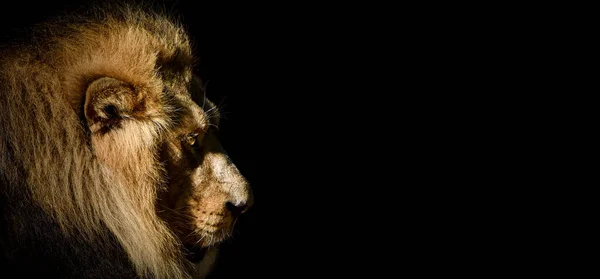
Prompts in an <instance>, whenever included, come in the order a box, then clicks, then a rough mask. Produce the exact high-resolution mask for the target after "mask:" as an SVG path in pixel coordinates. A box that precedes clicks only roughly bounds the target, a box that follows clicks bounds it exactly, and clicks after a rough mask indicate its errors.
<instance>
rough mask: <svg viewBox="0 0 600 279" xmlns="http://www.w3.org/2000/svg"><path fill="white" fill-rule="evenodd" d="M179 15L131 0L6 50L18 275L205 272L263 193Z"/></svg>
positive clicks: (11, 229)
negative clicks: (224, 133)
mask: <svg viewBox="0 0 600 279" xmlns="http://www.w3.org/2000/svg"><path fill="white" fill-rule="evenodd" d="M194 63H195V59H194V56H193V52H192V47H191V43H190V39H189V37H188V35H187V34H186V32H185V30H184V28H183V27H182V25H181V24H180V23H178V22H177V21H175V20H172V19H170V18H169V17H168V16H166V15H162V14H159V13H155V12H151V11H147V10H143V9H140V8H136V7H133V6H119V7H115V6H112V7H111V8H109V9H98V8H95V9H92V10H91V12H89V13H85V14H84V15H77V16H71V17H68V18H65V17H63V18H60V19H59V20H57V21H54V22H50V23H45V24H43V25H39V26H36V28H34V29H33V31H32V32H31V36H30V37H29V38H25V39H19V40H14V41H13V42H11V43H10V44H7V45H4V46H2V49H1V50H0V189H1V194H0V206H1V210H2V219H1V222H2V227H1V231H0V249H1V250H2V264H3V266H2V267H3V268H4V270H6V274H10V270H14V271H15V272H16V273H17V274H19V275H20V276H25V277H26V276H27V275H41V274H43V276H44V277H60V278H134V277H135V278H203V277H204V276H206V275H207V274H208V273H209V272H210V268H211V265H212V264H213V263H214V260H215V258H216V251H217V250H218V245H219V243H221V242H222V241H223V240H225V239H227V238H228V236H229V235H230V234H231V231H232V229H233V227H234V224H235V222H236V220H237V218H238V217H239V216H240V214H242V213H243V212H245V211H246V210H247V209H248V208H249V207H250V206H251V205H252V203H253V195H252V191H251V188H250V186H249V183H248V182H247V180H246V179H245V178H244V177H243V175H242V174H241V173H240V171H239V170H238V169H237V168H236V166H235V165H234V164H233V163H232V162H231V160H230V159H229V157H228V156H227V154H226V152H225V151H224V149H223V147H222V146H221V145H220V143H219V140H218V137H217V132H218V126H219V121H220V120H219V111H218V108H217V107H216V106H215V105H214V104H213V103H212V102H210V101H209V100H208V99H207V98H206V95H205V90H204V88H203V84H202V81H201V80H200V79H199V78H198V77H197V76H196V75H194V74H193V70H192V68H193V65H194Z"/></svg>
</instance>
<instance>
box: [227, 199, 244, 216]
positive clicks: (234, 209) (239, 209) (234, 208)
mask: <svg viewBox="0 0 600 279" xmlns="http://www.w3.org/2000/svg"><path fill="white" fill-rule="evenodd" d="M226 206H227V209H229V211H231V214H233V216H239V215H240V214H242V213H244V212H246V210H248V206H247V205H246V203H242V204H240V205H235V204H233V203H231V202H227V204H226Z"/></svg>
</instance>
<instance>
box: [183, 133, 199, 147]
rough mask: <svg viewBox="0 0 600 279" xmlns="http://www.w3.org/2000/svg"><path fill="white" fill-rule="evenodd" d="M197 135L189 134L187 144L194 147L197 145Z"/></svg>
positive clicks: (186, 139)
mask: <svg viewBox="0 0 600 279" xmlns="http://www.w3.org/2000/svg"><path fill="white" fill-rule="evenodd" d="M196 136H197V135H196V134H189V135H187V136H186V137H185V142H187V144H189V145H194V144H195V143H196Z"/></svg>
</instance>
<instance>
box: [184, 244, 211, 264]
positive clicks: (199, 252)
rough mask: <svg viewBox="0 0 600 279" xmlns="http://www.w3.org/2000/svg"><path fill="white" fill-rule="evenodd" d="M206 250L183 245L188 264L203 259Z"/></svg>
mask: <svg viewBox="0 0 600 279" xmlns="http://www.w3.org/2000/svg"><path fill="white" fill-rule="evenodd" d="M207 249H208V248H203V247H200V246H197V245H189V244H186V245H184V254H185V257H186V259H188V260H189V261H190V262H193V263H198V262H200V261H201V260H202V258H204V255H205V254H206V251H207Z"/></svg>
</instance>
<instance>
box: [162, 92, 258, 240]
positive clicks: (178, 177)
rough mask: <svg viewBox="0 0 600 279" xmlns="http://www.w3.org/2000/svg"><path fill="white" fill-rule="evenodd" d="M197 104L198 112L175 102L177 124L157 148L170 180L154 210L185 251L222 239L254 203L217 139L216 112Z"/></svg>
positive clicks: (186, 100) (182, 99)
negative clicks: (187, 248)
mask: <svg viewBox="0 0 600 279" xmlns="http://www.w3.org/2000/svg"><path fill="white" fill-rule="evenodd" d="M192 84H197V83H192ZM193 89H194V90H193V91H196V88H193ZM201 99H202V100H203V101H202V104H201V105H202V107H201V106H199V105H198V104H196V103H195V102H194V101H193V100H192V98H190V96H187V95H181V96H178V97H177V103H178V104H180V108H181V109H180V110H179V112H178V123H177V126H176V127H175V128H174V129H173V130H172V131H171V133H170V136H169V137H168V138H167V140H166V141H165V142H164V144H163V145H162V148H161V160H163V161H164V162H165V167H166V172H167V173H168V177H169V181H168V182H167V185H168V190H167V191H165V192H163V193H162V195H161V196H160V198H159V202H158V206H159V208H158V211H159V214H160V215H161V216H162V218H164V219H165V220H166V221H167V223H169V224H170V226H171V228H172V230H173V231H174V232H175V233H176V234H177V236H178V237H179V238H180V239H181V241H182V242H183V243H184V244H185V245H186V246H188V247H190V248H193V247H201V248H208V247H211V246H213V245H215V244H217V243H219V242H221V241H223V240H224V239H226V238H227V237H228V236H229V235H230V234H231V232H232V229H233V227H234V224H235V221H236V220H237V218H238V216H240V214H241V213H243V212H245V211H246V210H247V209H248V208H249V207H250V206H251V204H252V202H253V199H252V193H251V191H250V188H249V185H248V182H247V181H246V179H244V177H243V176H242V175H241V174H240V172H239V171H238V169H237V168H236V166H235V165H234V164H233V163H232V162H231V160H230V159H229V157H228V156H227V154H226V153H225V151H224V149H223V147H222V146H221V144H220V143H219V141H218V139H217V132H218V126H219V121H220V116H219V112H218V109H217V107H216V106H215V105H214V104H213V103H212V102H210V101H209V100H207V99H206V98H205V97H204V95H202V96H201Z"/></svg>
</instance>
